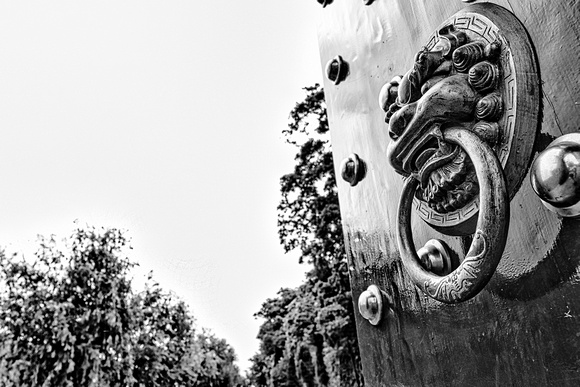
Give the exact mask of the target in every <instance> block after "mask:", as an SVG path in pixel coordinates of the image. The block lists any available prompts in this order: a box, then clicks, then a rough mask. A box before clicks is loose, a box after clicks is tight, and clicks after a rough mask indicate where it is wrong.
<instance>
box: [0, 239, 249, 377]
mask: <svg viewBox="0 0 580 387" xmlns="http://www.w3.org/2000/svg"><path fill="white" fill-rule="evenodd" d="M126 244H127V241H126V239H125V237H124V236H123V234H122V233H121V232H120V231H119V230H115V229H108V230H96V229H94V228H87V229H78V230H76V231H75V233H74V234H73V235H72V237H71V238H70V239H69V240H68V243H67V246H66V248H65V249H64V250H65V251H63V249H61V248H59V247H58V244H57V243H56V242H55V240H54V238H48V239H47V238H43V239H41V240H40V248H39V250H38V252H37V253H36V257H35V259H33V260H31V261H30V262H29V261H27V260H25V259H23V258H22V257H19V256H16V255H13V256H7V255H6V254H5V253H4V252H0V386H4V387H12V386H14V387H16V386H18V387H21V386H30V387H39V386H43V387H44V386H70V387H85V386H87V387H88V386H92V387H100V386H135V387H145V386H146V387H150V386H151V387H153V386H163V387H166V386H203V387H211V386H214V387H233V386H239V385H242V383H243V381H242V378H241V377H240V375H239V371H238V369H237V367H236V366H235V364H234V360H235V354H234V351H233V349H232V348H231V347H230V346H229V345H228V344H227V343H226V342H225V341H224V340H222V339H219V338H217V337H215V336H214V335H212V334H211V333H209V332H207V331H205V330H201V331H200V330H198V329H197V328H196V326H195V321H194V318H193V317H192V315H191V313H190V311H189V310H188V308H187V306H186V305H185V304H184V302H183V301H181V300H179V299H178V298H176V297H175V296H174V295H173V294H171V293H167V292H164V291H163V290H162V289H161V288H160V287H159V285H158V284H157V283H155V282H153V281H152V279H151V278H149V282H148V284H147V285H146V287H145V289H144V290H143V291H140V292H137V293H135V292H134V291H133V289H132V287H131V281H130V280H129V277H128V274H129V270H130V269H131V267H133V265H134V264H133V263H131V262H130V261H129V260H128V259H127V258H126V257H124V256H123V249H124V248H125V247H126Z"/></svg>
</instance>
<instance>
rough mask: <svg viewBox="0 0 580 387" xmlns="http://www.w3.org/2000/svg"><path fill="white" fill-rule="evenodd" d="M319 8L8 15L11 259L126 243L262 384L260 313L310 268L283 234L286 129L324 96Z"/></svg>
mask: <svg viewBox="0 0 580 387" xmlns="http://www.w3.org/2000/svg"><path fill="white" fill-rule="evenodd" d="M320 12H321V7H320V5H319V4H318V3H317V2H316V1H315V0H244V1H240V0H221V1H201V0H188V1H168V0H165V1H161V0H159V1H144V0H139V1H126V0H111V1H102V0H101V1H92V2H88V1H83V2H80V1H78V0H75V1H72V0H71V1H50V2H41V1H27V2H23V1H18V2H16V1H12V2H8V1H2V2H0V125H1V129H0V133H2V136H1V137H0V184H1V189H0V219H1V221H0V246H3V247H5V248H6V249H7V250H8V251H9V252H12V251H22V252H24V253H25V254H28V255H30V254H31V253H30V251H33V249H32V247H33V246H34V243H35V240H36V235H37V234H43V235H50V234H56V235H57V237H59V238H61V237H65V236H68V235H70V234H71V232H72V231H73V229H74V228H75V223H74V221H75V220H78V221H79V223H80V224H81V225H84V224H88V225H94V226H98V227H99V226H105V227H117V228H122V229H126V230H127V235H128V236H129V237H130V238H131V240H132V242H131V245H132V246H133V251H132V252H131V258H132V259H133V260H134V261H137V262H138V263H139V264H140V268H139V270H138V271H137V272H136V273H135V276H136V282H137V283H141V282H142V279H141V278H142V276H143V275H144V274H145V273H147V272H148V271H150V270H153V273H154V278H155V279H157V280H158V281H159V282H160V283H161V285H162V286H163V287H164V288H165V289H167V290H173V291H175V292H176V293H177V294H178V295H179V296H180V297H181V298H183V299H184V300H185V301H186V302H187V303H188V304H189V305H190V307H191V310H192V312H193V314H194V316H195V317H196V318H197V320H198V324H199V326H204V327H208V328H211V330H212V331H213V332H214V333H215V334H216V335H217V336H219V337H223V338H225V339H226V340H227V341H228V342H229V343H230V344H231V345H232V346H233V347H234V349H235V350H236V353H237V354H238V357H239V365H240V366H241V368H242V369H245V368H247V367H248V365H249V362H248V358H250V357H251V356H252V355H253V354H254V353H255V352H256V351H257V348H258V341H257V340H256V339H255V336H256V334H257V331H258V326H259V324H260V321H256V320H255V319H254V318H253V316H252V315H253V313H255V312H257V311H258V310H259V308H260V305H261V303H262V302H263V301H264V300H265V299H266V298H268V297H273V296H275V294H276V292H277V291H278V289H279V288H280V287H283V286H284V287H288V286H292V287H294V286H297V285H299V284H300V282H301V281H302V279H303V273H304V271H305V270H306V269H307V268H306V267H304V266H301V265H299V264H298V262H297V256H296V255H284V254H283V251H282V248H281V247H280V246H279V244H278V239H277V234H276V205H277V203H278V201H279V178H280V176H281V175H283V174H284V173H287V172H289V171H291V169H292V166H293V156H294V153H295V152H296V150H295V149H293V148H292V147H291V146H289V145H286V144H285V143H284V142H283V140H282V137H281V134H280V133H281V130H282V129H283V128H284V127H285V126H286V124H287V117H288V113H289V111H290V109H291V108H292V107H293V106H294V104H295V102H296V101H298V100H299V99H301V98H302V97H303V95H304V94H303V92H302V90H301V88H302V87H304V86H310V85H312V84H314V83H316V82H321V80H322V70H321V66H320V63H319V55H318V47H317V36H316V26H317V23H318V18H319V16H320Z"/></svg>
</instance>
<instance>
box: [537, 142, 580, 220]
mask: <svg viewBox="0 0 580 387" xmlns="http://www.w3.org/2000/svg"><path fill="white" fill-rule="evenodd" d="M530 178H531V181H532V188H533V189H534V191H535V192H536V194H537V195H538V196H539V197H540V199H541V200H542V202H543V203H544V205H545V206H546V207H547V208H548V209H549V210H551V211H553V212H555V213H556V214H558V215H560V216H563V217H578V216H580V133H570V134H565V135H563V136H560V137H558V138H557V139H556V140H554V141H553V142H552V143H551V144H550V145H548V147H547V148H546V149H545V150H544V151H543V152H542V153H540V155H539V156H538V157H537V158H536V160H535V161H534V163H533V164H532V171H531V175H530Z"/></svg>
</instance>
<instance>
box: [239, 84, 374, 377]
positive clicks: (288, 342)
mask: <svg viewBox="0 0 580 387" xmlns="http://www.w3.org/2000/svg"><path fill="white" fill-rule="evenodd" d="M305 91H306V98H305V99H304V100H303V101H301V102H299V103H297V104H296V106H295V107H294V109H292V111H291V113H290V122H289V125H288V128H287V129H285V130H284V131H283V134H284V136H285V138H286V140H287V142H288V143H289V144H292V145H294V146H296V147H297V148H298V153H297V154H296V157H295V160H296V165H295V167H294V171H293V172H292V173H289V174H287V175H285V176H283V177H282V178H281V181H280V182H281V193H282V199H281V201H280V204H279V206H278V234H279V237H280V242H281V244H282V246H283V247H284V249H285V251H286V252H289V251H291V250H294V249H298V250H299V251H300V253H301V254H300V262H301V263H307V264H310V265H312V270H310V271H309V272H308V273H307V275H306V279H305V281H304V283H303V284H302V285H300V286H299V287H298V288H296V289H281V290H280V292H279V293H278V296H277V297H275V298H272V299H268V300H267V301H266V302H264V304H263V305H262V308H261V309H260V311H259V312H257V313H256V316H257V317H260V318H262V319H263V320H264V322H263V324H262V326H261V327H260V331H259V334H258V339H259V340H260V349H259V351H258V353H257V354H256V355H255V356H254V357H253V358H252V366H251V369H250V371H249V374H248V377H249V379H250V380H251V382H252V384H253V385H254V386H256V387H294V386H296V387H304V386H308V387H310V386H341V387H350V386H352V387H355V386H356V387H361V386H363V385H364V381H363V376H362V372H361V364H360V354H359V348H358V342H357V336H356V328H355V320H354V308H353V303H352V300H351V290H350V282H349V277H348V265H347V259H346V253H345V249H344V242H343V234H342V224H341V219H340V211H339V206H338V195H337V188H336V178H335V174H334V167H333V160H332V153H331V149H330V141H329V135H328V129H329V128H328V119H327V115H326V105H325V102H324V91H323V89H322V87H321V86H320V85H318V84H317V85H315V86H312V87H307V88H305Z"/></svg>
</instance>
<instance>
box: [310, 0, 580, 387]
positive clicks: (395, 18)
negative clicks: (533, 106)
mask: <svg viewBox="0 0 580 387" xmlns="http://www.w3.org/2000/svg"><path fill="white" fill-rule="evenodd" d="M478 3H479V2H476V4H478ZM494 3H496V4H498V5H501V6H503V7H505V8H506V9H507V10H508V11H510V12H511V13H513V14H514V15H515V16H516V17H517V18H518V19H519V20H520V21H521V23H522V25H523V26H524V27H525V29H526V30H527V33H528V34H529V37H530V39H531V41H532V42H533V44H534V46H535V49H536V53H537V57H538V62H539V68H540V74H541V81H542V94H541V95H542V106H543V107H542V109H541V113H542V117H541V127H540V130H539V133H538V135H537V137H536V139H535V140H536V141H535V142H534V141H533V139H532V143H533V144H534V146H533V150H532V157H534V156H536V155H537V154H538V153H539V152H540V151H542V150H544V149H545V148H546V146H547V145H548V144H549V143H550V142H551V141H553V140H554V139H555V138H557V137H559V136H561V135H562V134H565V133H571V132H574V131H578V129H579V127H578V122H580V120H579V118H580V66H579V63H580V22H579V20H580V4H579V2H578V1H563V2H553V1H548V0H537V1H533V2H513V1H507V0H506V1H494ZM466 6H469V5H466V4H465V3H463V2H461V1H449V0H429V1H427V0H425V1H423V0H376V1H374V2H373V3H372V4H371V5H368V6H365V5H364V4H362V2H361V1H360V0H342V1H340V2H334V3H333V4H332V6H328V7H326V8H324V10H323V11H322V13H323V21H322V23H321V26H320V30H319V31H320V33H319V37H320V39H319V41H320V49H321V61H322V65H323V66H324V65H325V64H326V63H327V62H328V61H329V60H331V59H332V58H333V57H334V56H335V55H336V53H338V52H340V54H341V56H342V57H343V58H344V60H345V61H346V62H348V63H349V76H348V78H347V79H345V80H344V81H343V82H341V83H340V84H339V85H334V84H333V83H331V82H327V83H325V95H326V101H327V105H328V112H329V123H330V127H331V136H332V146H333V152H334V159H335V168H336V170H337V172H338V173H340V169H339V168H340V161H341V160H343V159H345V158H347V157H348V155H350V154H352V153H356V154H358V155H359V156H360V158H361V159H363V160H365V163H366V177H365V179H364V180H362V181H360V182H359V183H358V184H357V185H356V186H354V187H352V186H351V185H350V184H349V183H347V182H343V181H339V182H338V189H339V196H340V205H341V213H342V216H343V224H344V231H345V238H346V244H347V250H348V254H349V259H350V268H351V280H352V284H353V298H354V300H358V298H359V295H360V294H361V293H362V292H363V291H364V290H366V289H367V287H368V286H369V285H370V284H376V285H378V287H379V288H381V289H382V290H384V291H385V292H386V293H388V294H389V295H390V297H391V299H392V304H391V305H390V308H389V312H388V318H383V320H382V321H381V322H380V323H379V324H378V325H376V326H374V325H371V324H370V323H369V322H368V321H367V320H365V319H363V318H362V317H360V316H359V317H357V326H358V332H359V339H360V345H361V352H362V357H363V359H362V360H363V362H362V363H363V370H364V373H365V378H366V383H367V385H369V386H391V385H408V386H420V385H427V386H451V385H457V386H465V385H470V386H478V385H481V386H487V385H502V386H503V385H517V386H520V385H526V386H534V385H540V386H543V385H558V386H575V385H577V384H578V380H579V379H578V378H579V374H580V336H579V335H578V332H580V320H579V319H580V281H579V280H580V274H579V270H578V267H579V264H580V238H579V236H580V221H578V220H574V219H570V218H565V219H562V218H560V217H558V216H557V215H556V214H554V213H553V212H551V211H549V210H548V209H546V208H545V207H544V206H543V205H542V204H541V201H540V199H539V198H538V197H537V195H536V194H535V193H534V191H533V189H532V187H531V184H530V183H529V181H530V180H529V164H528V162H523V163H522V164H521V165H519V166H518V170H522V171H523V173H524V175H525V176H524V179H523V180H522V183H521V186H520V187H519V188H516V189H515V192H514V194H513V197H512V198H511V201H510V208H511V211H510V213H511V215H510V219H509V224H510V227H509V231H508V235H507V239H506V245H505V249H504V253H503V255H502V258H501V261H500V263H499V264H498V266H497V269H496V272H495V274H494V275H493V277H492V278H491V280H490V282H489V283H488V285H487V286H486V287H485V288H484V290H483V291H481V292H480V293H479V294H478V295H477V296H475V297H474V298H472V299H470V300H468V301H466V302H463V303H460V304H454V305H448V304H445V303H441V302H438V301H436V300H433V299H431V298H430V297H428V296H426V295H425V294H423V292H422V291H421V290H419V289H418V288H417V287H416V286H415V285H414V284H413V282H412V281H411V277H410V276H409V275H408V274H407V272H406V271H405V270H404V268H403V266H402V262H401V256H400V254H399V251H398V247H397V235H396V230H395V229H396V227H395V225H396V224H397V222H398V215H397V202H398V199H399V198H400V197H401V193H402V191H403V186H404V184H403V178H402V177H401V176H399V175H398V174H396V172H395V171H394V170H393V169H392V168H391V167H390V165H389V163H388V160H387V148H388V146H389V143H390V141H391V139H390V138H389V133H388V127H387V126H386V125H385V122H384V113H383V111H382V110H381V107H380V106H378V104H377V98H378V96H379V94H380V91H381V88H382V87H383V85H384V84H385V83H387V82H389V81H390V80H392V79H393V78H394V77H395V76H398V75H400V74H401V71H402V69H408V68H409V67H410V66H411V65H412V64H413V62H414V57H415V54H416V53H417V52H418V51H419V50H420V49H421V48H422V47H423V46H424V45H425V42H426V41H428V39H429V37H430V36H431V34H432V33H433V31H436V30H437V28H438V27H439V26H440V25H441V23H442V22H443V21H445V20H447V19H448V18H449V17H450V16H451V15H453V14H455V13H456V12H458V11H460V10H461V9H463V8H464V7H466ZM530 113H532V114H533V113H536V114H537V111H535V112H530ZM520 140H521V141H526V140H527V141H529V139H526V138H521V139H519V138H516V143H517V141H520ZM510 152H516V153H517V149H512V150H510ZM516 158H517V157H516ZM508 183H509V179H508ZM412 212H414V211H412ZM410 229H411V230H412V234H413V240H414V244H415V246H414V247H415V249H418V248H420V247H421V246H423V245H424V244H425V242H426V241H427V240H429V239H439V240H442V241H444V242H445V243H446V244H447V245H448V246H449V248H450V250H451V255H452V259H456V260H458V261H461V260H462V259H463V257H464V256H465V255H466V253H467V250H468V248H469V246H470V245H471V242H472V241H471V239H472V237H471V236H450V235H446V234H443V233H440V232H438V231H436V230H434V229H433V228H432V227H431V226H430V225H428V224H427V223H426V222H425V221H424V220H422V219H420V217H419V216H417V214H416V213H413V215H412V219H411V223H410Z"/></svg>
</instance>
